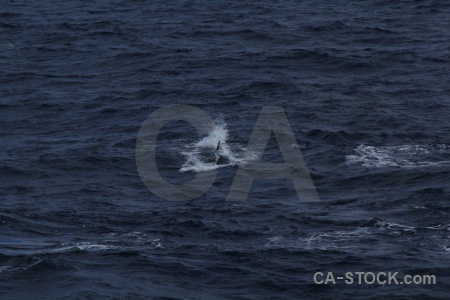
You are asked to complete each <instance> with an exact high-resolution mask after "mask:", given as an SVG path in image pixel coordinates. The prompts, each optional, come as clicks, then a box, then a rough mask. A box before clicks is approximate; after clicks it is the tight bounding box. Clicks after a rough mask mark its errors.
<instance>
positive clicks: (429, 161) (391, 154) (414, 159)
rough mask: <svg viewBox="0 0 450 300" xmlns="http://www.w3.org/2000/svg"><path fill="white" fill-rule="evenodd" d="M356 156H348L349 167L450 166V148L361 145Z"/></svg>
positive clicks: (442, 145)
mask: <svg viewBox="0 0 450 300" xmlns="http://www.w3.org/2000/svg"><path fill="white" fill-rule="evenodd" d="M355 152H356V154H352V155H347V156H346V162H347V164H348V165H362V166H364V167H367V168H420V167H438V166H450V146H449V145H444V144H438V145H398V146H386V147H375V146H369V145H359V146H358V147H356V149H355Z"/></svg>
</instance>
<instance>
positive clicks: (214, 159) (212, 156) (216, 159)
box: [201, 141, 230, 165]
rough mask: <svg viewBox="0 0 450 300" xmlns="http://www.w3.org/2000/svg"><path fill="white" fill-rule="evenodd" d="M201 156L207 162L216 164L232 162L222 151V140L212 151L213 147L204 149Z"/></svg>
mask: <svg viewBox="0 0 450 300" xmlns="http://www.w3.org/2000/svg"><path fill="white" fill-rule="evenodd" d="M201 157H202V161H204V162H206V163H215V164H216V165H226V164H228V163H230V160H229V159H228V158H227V157H226V156H225V155H224V154H223V152H222V147H221V145H220V141H219V142H218V143H217V146H216V147H215V148H214V150H213V151H211V148H209V150H206V149H204V150H202V154H201Z"/></svg>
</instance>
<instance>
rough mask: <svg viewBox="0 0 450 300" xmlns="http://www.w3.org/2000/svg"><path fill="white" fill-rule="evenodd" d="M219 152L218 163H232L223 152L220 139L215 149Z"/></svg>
mask: <svg viewBox="0 0 450 300" xmlns="http://www.w3.org/2000/svg"><path fill="white" fill-rule="evenodd" d="M214 151H215V152H216V154H217V160H216V165H226V164H229V163H230V160H229V159H228V158H227V157H226V156H224V155H223V154H222V153H220V152H221V149H220V141H219V142H218V143H217V147H216V150H214Z"/></svg>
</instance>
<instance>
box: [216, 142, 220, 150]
mask: <svg viewBox="0 0 450 300" xmlns="http://www.w3.org/2000/svg"><path fill="white" fill-rule="evenodd" d="M219 149H220V141H219V143H217V147H216V151H217V150H219Z"/></svg>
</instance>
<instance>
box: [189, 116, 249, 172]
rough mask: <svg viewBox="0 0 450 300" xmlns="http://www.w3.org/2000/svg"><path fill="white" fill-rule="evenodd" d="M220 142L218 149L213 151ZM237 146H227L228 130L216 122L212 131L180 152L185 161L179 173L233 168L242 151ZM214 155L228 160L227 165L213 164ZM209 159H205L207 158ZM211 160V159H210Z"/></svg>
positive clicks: (223, 124) (221, 123)
mask: <svg viewBox="0 0 450 300" xmlns="http://www.w3.org/2000/svg"><path fill="white" fill-rule="evenodd" d="M219 141H220V149H219V150H218V151H217V152H214V150H215V149H216V147H217V144H218V143H219ZM243 150H244V149H242V148H241V147H239V146H233V147H231V146H230V145H229V144H228V129H227V127H226V123H225V122H224V121H221V120H219V121H217V120H216V124H215V125H214V127H213V129H212V131H211V132H210V133H209V134H208V135H207V136H205V137H203V138H202V139H201V140H200V141H198V142H197V143H195V144H194V145H187V146H186V150H185V151H182V152H181V154H183V155H184V157H185V158H186V161H185V162H184V164H183V165H182V167H181V169H180V172H182V173H184V172H189V171H192V172H205V171H210V170H215V169H218V168H222V167H226V166H234V165H236V164H238V163H239V162H240V161H241V155H240V153H241V152H242V151H243ZM215 155H220V156H223V157H225V158H226V159H228V161H229V163H227V164H222V165H218V164H216V162H215V158H217V157H218V156H217V157H215ZM208 157H209V158H210V159H207V158H208ZM211 158H212V159H211Z"/></svg>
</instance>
